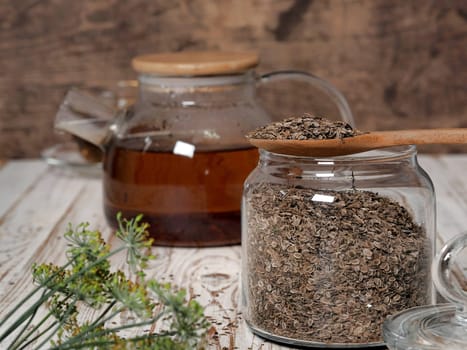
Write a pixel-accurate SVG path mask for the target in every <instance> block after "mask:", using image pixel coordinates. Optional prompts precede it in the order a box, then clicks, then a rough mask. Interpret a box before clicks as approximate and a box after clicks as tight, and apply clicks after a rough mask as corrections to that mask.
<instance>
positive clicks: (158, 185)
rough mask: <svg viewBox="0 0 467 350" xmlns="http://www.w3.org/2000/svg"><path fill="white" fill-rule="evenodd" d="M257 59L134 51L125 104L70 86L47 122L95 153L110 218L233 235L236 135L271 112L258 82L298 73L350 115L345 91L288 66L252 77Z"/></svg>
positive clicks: (241, 149) (167, 235) (161, 241)
mask: <svg viewBox="0 0 467 350" xmlns="http://www.w3.org/2000/svg"><path fill="white" fill-rule="evenodd" d="M258 62H259V58H258V55H257V54H255V53H250V52H179V53H162V54H150V55H143V56H138V57H136V58H134V59H133V61H132V65H133V68H134V69H135V71H136V72H137V73H138V84H139V92H138V98H137V100H136V102H135V104H134V105H133V106H131V107H130V108H128V109H126V110H120V111H116V110H114V109H112V108H111V107H109V106H108V105H105V104H103V103H101V102H100V101H99V100H98V99H96V98H94V97H93V96H90V95H88V94H86V93H83V92H81V91H78V90H76V89H73V90H71V91H70V92H69V93H68V94H67V96H66V98H65V100H64V102H63V103H62V105H61V106H60V109H59V111H58V113H57V116H56V120H55V128H56V129H58V130H62V131H66V132H68V133H71V134H72V135H74V136H75V137H78V138H79V139H80V140H84V141H86V142H89V143H91V144H93V145H95V146H97V147H99V148H100V149H101V151H102V152H103V201H104V212H105V215H106V218H107V220H108V222H109V224H110V225H111V226H114V227H115V226H116V225H117V223H116V214H117V212H122V214H123V216H124V217H132V216H135V215H137V214H140V213H141V214H143V215H144V220H145V221H146V222H148V223H150V233H151V235H152V236H153V237H154V238H155V244H156V245H168V246H216V245H226V244H237V243H240V203H241V196H242V186H243V182H244V180H245V178H246V177H247V175H248V174H249V173H250V172H251V171H252V169H253V168H255V166H256V164H257V161H258V153H257V150H256V149H255V148H254V147H252V146H251V145H250V144H249V143H248V142H247V140H246V139H245V137H244V135H245V134H246V133H247V132H248V131H250V130H252V129H255V128H257V127H259V126H262V125H264V124H267V123H269V122H271V119H272V118H271V116H270V115H269V114H268V113H267V112H266V110H265V109H264V108H263V107H262V106H261V104H260V103H259V102H258V100H257V98H256V87H257V86H258V85H259V84H263V83H267V82H272V81H280V80H282V79H295V80H301V81H305V82H308V83H309V84H310V87H311V88H312V89H315V90H319V91H320V94H321V95H323V93H324V96H326V97H327V98H328V100H329V101H331V103H333V104H334V106H335V107H336V108H337V110H338V114H339V115H338V116H337V117H338V118H340V119H342V120H344V121H346V122H348V123H350V124H354V123H353V118H352V114H351V112H350V109H349V107H348V104H347V102H346V100H345V99H344V97H343V96H342V95H341V94H340V93H339V91H337V90H336V89H335V88H334V87H332V86H331V85H330V84H329V83H327V82H326V81H323V80H321V79H319V78H317V77H315V76H313V75H311V74H308V73H303V72H297V71H286V72H273V73H269V74H265V75H262V76H258V75H256V74H255V72H254V68H255V67H256V66H257V65H258ZM329 101H328V102H329ZM307 112H314V113H317V114H318V113H319V111H307Z"/></svg>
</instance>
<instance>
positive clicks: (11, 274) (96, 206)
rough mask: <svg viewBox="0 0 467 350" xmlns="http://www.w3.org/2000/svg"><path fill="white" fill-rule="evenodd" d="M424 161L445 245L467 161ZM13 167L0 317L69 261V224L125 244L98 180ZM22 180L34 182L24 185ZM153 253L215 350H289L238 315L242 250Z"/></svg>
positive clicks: (2, 235)
mask: <svg viewBox="0 0 467 350" xmlns="http://www.w3.org/2000/svg"><path fill="white" fill-rule="evenodd" d="M419 158H420V163H421V165H422V166H423V167H424V169H425V170H426V171H427V172H428V174H429V175H430V177H431V178H432V179H433V182H434V184H435V188H436V193H437V196H438V199H437V201H438V209H439V213H438V224H439V225H441V226H438V227H439V230H440V231H441V232H443V235H444V233H445V236H446V237H448V236H449V235H454V234H456V233H459V232H461V231H460V230H462V231H465V226H466V224H467V222H466V221H465V217H466V216H465V213H467V200H466V193H467V178H466V177H465V176H463V174H464V173H465V171H466V170H467V156H466V155H463V156H454V155H449V156H440V157H432V156H426V155H421V156H420V157H419ZM12 163H13V164H9V163H8V167H5V168H3V169H0V186H1V187H2V188H3V187H6V185H5V184H6V183H8V184H9V182H7V181H9V179H10V176H11V174H20V175H19V176H16V181H18V182H21V183H23V185H21V186H19V185H18V187H17V189H16V190H14V191H13V190H11V191H10V192H11V193H17V194H18V193H19V196H20V197H21V198H20V200H17V199H15V198H18V195H9V196H10V197H9V198H13V199H12V200H10V202H11V201H13V202H15V205H13V206H9V208H7V209H6V211H5V213H4V215H3V219H2V222H1V223H0V317H1V315H3V314H4V313H5V311H6V308H7V306H8V305H11V304H12V303H13V302H15V301H17V300H18V299H19V298H20V297H21V296H23V295H25V293H26V292H27V291H28V290H30V289H31V288H32V284H31V278H30V266H31V264H32V263H33V262H34V261H37V262H55V263H61V262H63V261H64V251H65V249H66V241H65V240H64V239H63V236H62V235H63V232H64V230H65V228H66V225H67V224H68V223H69V222H70V223H72V224H78V223H80V222H83V221H88V222H90V223H91V225H92V228H97V229H100V230H101V231H102V232H103V235H104V237H105V239H106V240H108V241H109V242H111V243H112V244H113V245H117V244H118V242H117V241H116V239H115V238H114V237H113V235H112V230H111V229H110V228H109V227H108V226H107V224H106V222H105V219H104V216H103V213H102V192H101V182H100V179H99V178H85V177H81V176H77V175H76V174H74V173H71V172H67V171H63V170H60V169H56V168H47V167H46V168H42V169H43V172H42V173H41V172H40V171H36V172H34V174H35V176H31V175H30V174H29V173H28V171H27V170H28V169H29V170H31V169H36V170H37V169H41V168H40V166H39V165H37V164H38V163H34V162H17V161H14V162H12ZM9 167H10V168H9ZM13 170H15V171H13ZM6 173H7V174H10V175H9V176H6V175H5V174H6ZM31 173H33V172H32V171H31ZM23 176H24V177H26V178H28V177H29V180H28V181H26V180H24V179H22V177H23ZM443 237H444V236H443ZM153 252H154V253H155V254H156V255H157V256H158V258H157V259H156V260H154V261H152V262H151V263H150V265H149V267H148V270H147V272H148V275H149V276H150V277H155V278H157V279H158V280H162V281H169V282H171V283H173V284H174V285H177V286H179V287H182V288H186V289H187V290H188V292H189V294H190V295H192V296H193V297H195V298H196V299H197V300H198V301H199V302H200V303H201V304H202V305H204V306H205V309H206V315H207V316H208V318H209V320H211V322H212V324H213V326H214V327H215V329H216V330H217V332H218V336H216V337H212V339H210V340H209V347H208V348H209V349H212V350H214V349H216V350H223V349H232V350H233V349H237V348H238V349H242V350H243V349H251V350H260V349H261V350H280V349H287V347H284V346H281V345H278V344H274V343H271V342H268V341H265V340H264V339H262V338H260V337H258V336H255V335H253V334H252V332H251V331H250V329H249V328H248V326H247V325H246V323H245V322H244V320H243V317H242V315H241V314H240V313H239V310H240V307H241V306H240V305H241V302H240V296H241V281H240V275H241V271H240V270H241V247H240V246H231V247H218V248H203V249H193V248H191V249H190V248H167V247H154V248H153ZM113 264H114V267H115V268H122V267H123V266H124V257H123V256H118V257H115V258H114V259H113ZM84 316H85V317H90V316H91V314H86V315H84Z"/></svg>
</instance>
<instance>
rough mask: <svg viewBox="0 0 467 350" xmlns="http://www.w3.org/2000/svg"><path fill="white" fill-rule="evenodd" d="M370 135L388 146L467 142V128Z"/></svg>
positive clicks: (384, 132)
mask: <svg viewBox="0 0 467 350" xmlns="http://www.w3.org/2000/svg"><path fill="white" fill-rule="evenodd" d="M369 135H373V136H374V137H375V141H376V140H377V142H378V143H381V144H382V145H388V146H390V145H393V146H396V145H408V144H414V145H424V144H463V143H467V128H440V129H412V130H397V131H394V130H392V131H375V132H371V133H370V134H369Z"/></svg>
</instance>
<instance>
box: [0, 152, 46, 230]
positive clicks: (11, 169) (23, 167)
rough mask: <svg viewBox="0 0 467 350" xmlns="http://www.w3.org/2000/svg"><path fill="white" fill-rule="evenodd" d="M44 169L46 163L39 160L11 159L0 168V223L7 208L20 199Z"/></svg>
mask: <svg viewBox="0 0 467 350" xmlns="http://www.w3.org/2000/svg"><path fill="white" fill-rule="evenodd" d="M46 169H47V164H45V162H43V161H40V160H21V161H14V162H13V161H12V162H9V163H6V165H5V166H4V167H2V168H0V184H1V185H0V223H1V220H2V219H1V218H2V217H3V216H4V215H5V213H6V212H7V210H8V209H9V208H11V207H13V206H14V205H15V203H17V201H18V200H21V198H22V197H21V196H22V195H23V193H24V192H25V191H27V189H28V188H29V187H30V186H32V185H33V184H34V182H35V181H37V180H38V179H39V178H40V177H41V176H42V175H43V174H44V173H45V171H46Z"/></svg>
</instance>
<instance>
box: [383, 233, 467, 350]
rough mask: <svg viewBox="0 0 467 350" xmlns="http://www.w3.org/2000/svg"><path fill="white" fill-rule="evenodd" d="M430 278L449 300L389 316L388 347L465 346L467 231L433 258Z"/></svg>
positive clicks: (457, 349)
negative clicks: (447, 302) (446, 302)
mask: <svg viewBox="0 0 467 350" xmlns="http://www.w3.org/2000/svg"><path fill="white" fill-rule="evenodd" d="M432 277H433V282H434V284H435V286H436V289H437V290H438V292H439V293H440V294H441V295H442V296H443V297H444V298H445V299H446V300H447V301H449V302H450V303H449V304H441V305H428V306H420V307H415V308H412V309H408V310H405V311H402V312H400V313H398V314H396V315H393V316H391V317H389V318H388V319H387V320H386V321H385V323H384V325H383V336H384V340H385V342H386V345H387V346H388V347H389V348H390V349H391V350H428V349H430V350H431V349H438V350H441V349H442V350H466V349H467V233H464V234H461V235H459V236H457V237H454V238H453V239H452V240H450V241H449V242H447V243H446V245H445V246H444V247H443V249H442V250H441V251H440V253H439V254H438V255H437V256H436V258H435V259H434V261H433V267H432Z"/></svg>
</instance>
